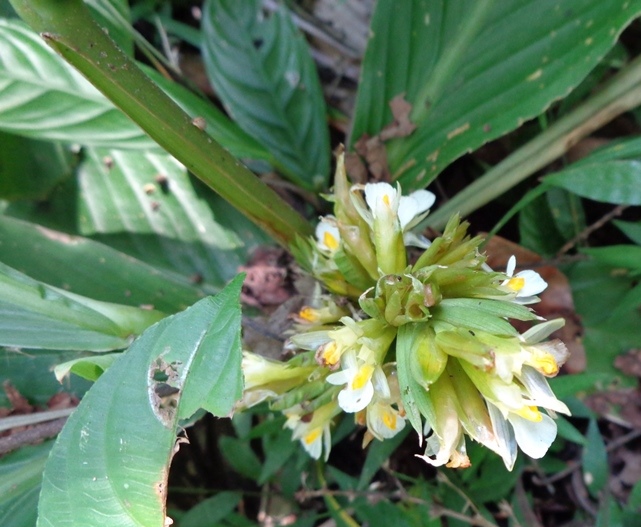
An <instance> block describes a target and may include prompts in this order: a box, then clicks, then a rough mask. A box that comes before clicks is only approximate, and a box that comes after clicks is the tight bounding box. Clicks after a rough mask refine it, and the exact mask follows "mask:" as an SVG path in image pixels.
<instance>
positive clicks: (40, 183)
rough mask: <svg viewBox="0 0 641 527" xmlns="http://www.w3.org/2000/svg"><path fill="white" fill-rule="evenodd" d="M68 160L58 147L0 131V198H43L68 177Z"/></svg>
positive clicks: (70, 160) (69, 169) (62, 150)
mask: <svg viewBox="0 0 641 527" xmlns="http://www.w3.org/2000/svg"><path fill="white" fill-rule="evenodd" d="M72 157H73V156H72V155H71V152H69V150H68V149H67V148H65V147H63V146H62V145H61V144H58V143H51V142H44V141H37V140H35V139H29V138H27V137H20V136H18V135H14V134H7V133H4V132H0V199H8V200H15V199H37V200H43V199H45V198H46V197H47V196H48V194H49V192H51V190H52V189H53V187H55V186H56V185H57V184H58V183H60V182H61V181H62V180H63V179H65V178H67V177H70V176H71V170H72V168H71V162H72Z"/></svg>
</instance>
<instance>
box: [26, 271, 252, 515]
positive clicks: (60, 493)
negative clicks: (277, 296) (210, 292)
mask: <svg viewBox="0 0 641 527" xmlns="http://www.w3.org/2000/svg"><path fill="white" fill-rule="evenodd" d="M240 285H241V281H240V280H239V279H236V280H235V281H234V282H233V283H232V284H231V285H230V286H228V287H227V288H226V289H225V290H223V291H222V292H221V293H220V294H219V295H218V296H217V297H215V298H206V299H203V300H201V301H200V302H198V303H197V304H195V305H194V306H192V307H191V308H189V309H187V310H186V311H184V312H182V313H180V314H178V315H173V316H172V317H168V318H166V319H164V320H162V321H161V322H159V323H158V324H157V325H155V326H153V327H152V328H150V329H149V330H148V331H147V332H145V333H144V334H143V335H142V336H141V337H140V339H138V340H137V341H136V342H135V343H134V344H133V345H132V346H131V348H130V349H129V350H128V351H127V352H126V353H124V354H122V355H121V356H120V357H119V359H118V360H117V361H116V362H115V363H114V365H113V366H112V367H111V368H109V369H108V370H107V372H105V373H104V374H103V375H102V376H101V377H100V379H99V380H98V381H97V382H96V384H95V385H94V387H93V388H92V389H91V391H90V392H89V393H88V394H87V395H86V396H85V397H84V398H83V400H82V403H81V405H80V406H79V408H78V409H77V410H76V411H75V412H74V414H73V415H72V416H71V417H70V418H69V421H68V423H67V425H66V426H65V429H64V431H63V432H62V433H61V435H60V436H59V437H58V440H57V441H56V444H55V446H54V448H53V450H52V452H51V457H50V460H49V462H48V464H47V468H46V470H45V474H44V482H43V493H42V496H43V497H42V499H41V500H40V504H39V520H38V525H56V524H59V523H60V522H66V523H67V524H69V525H86V524H87V523H90V524H91V523H100V522H101V521H103V519H104V517H105V516H107V517H109V516H111V517H113V516H118V517H119V518H120V520H119V522H121V525H148V526H152V525H157V526H159V527H160V526H162V525H164V520H165V512H164V496H165V495H166V488H167V468H168V464H169V462H170V460H171V458H172V456H173V453H174V448H175V444H176V432H177V428H178V422H179V420H181V419H186V418H189V417H191V416H192V415H193V414H194V413H195V412H196V410H198V409H199V408H204V409H206V410H208V411H210V412H212V413H214V414H215V415H218V416H224V415H226V414H228V413H229V411H230V410H231V408H232V405H233V403H234V401H235V400H236V399H237V398H238V397H239V396H240V392H241V389H242V381H241V375H240V306H239V304H238V294H239V290H240ZM161 376H162V377H161ZM165 387H168V388H169V390H164V388H165ZM69 460H73V462H72V463H68V461H69ZM92 488H93V489H95V492H98V493H99V494H100V495H101V496H102V499H101V500H100V502H99V503H98V502H96V501H95V499H94V498H93V496H92V494H90V493H88V492H87V491H88V490H89V489H92Z"/></svg>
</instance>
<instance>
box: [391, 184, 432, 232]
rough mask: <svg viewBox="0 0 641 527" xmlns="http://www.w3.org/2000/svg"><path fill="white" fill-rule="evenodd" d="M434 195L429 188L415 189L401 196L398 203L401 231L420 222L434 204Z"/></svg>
mask: <svg viewBox="0 0 641 527" xmlns="http://www.w3.org/2000/svg"><path fill="white" fill-rule="evenodd" d="M435 201H436V196H435V195H434V194H432V193H431V192H430V191H429V190H417V191H415V192H412V193H411V194H410V195H409V196H401V200H400V202H399V205H398V219H399V221H400V222H401V229H402V230H403V231H406V230H409V229H411V228H412V227H414V226H415V225H416V224H417V223H418V222H420V221H421V220H422V219H423V218H424V217H425V216H426V213H427V212H428V211H429V209H430V208H431V207H432V205H434V202H435Z"/></svg>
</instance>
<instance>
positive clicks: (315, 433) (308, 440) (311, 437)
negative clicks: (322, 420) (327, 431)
mask: <svg viewBox="0 0 641 527" xmlns="http://www.w3.org/2000/svg"><path fill="white" fill-rule="evenodd" d="M321 432H322V429H321V428H314V429H313V430H312V431H311V432H310V433H309V434H307V435H306V436H305V437H304V438H303V441H305V444H306V445H311V444H312V443H313V442H314V441H316V440H317V439H318V438H319V436H320V435H321Z"/></svg>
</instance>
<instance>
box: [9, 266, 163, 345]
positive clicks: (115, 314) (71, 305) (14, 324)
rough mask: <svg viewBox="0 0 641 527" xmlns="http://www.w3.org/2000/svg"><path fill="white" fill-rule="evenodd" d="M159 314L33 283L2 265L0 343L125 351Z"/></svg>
mask: <svg viewBox="0 0 641 527" xmlns="http://www.w3.org/2000/svg"><path fill="white" fill-rule="evenodd" d="M163 316H164V315H163V314H162V313H160V312H158V311H150V310H143V309H139V308H134V307H130V306H120V305H117V304H107V303H105V302H99V301H97V300H92V299H90V298H86V297H81V296H79V295H75V294H73V293H69V292H66V291H62V290H60V289H56V288H54V287H51V286H48V285H46V284H43V283H42V282H38V281H36V280H32V279H31V278H29V277H27V276H26V275H24V274H22V273H20V272H18V271H16V270H15V269H12V268H11V267H9V266H6V265H4V264H1V263H0V345H3V346H16V347H25V348H44V349H60V350H91V351H107V350H113V349H122V348H125V347H126V346H127V345H128V343H129V339H130V337H131V336H132V335H135V334H137V333H140V332H142V330H143V329H145V328H146V327H148V326H149V325H151V324H153V323H154V322H156V321H158V320H160V319H161V318H162V317H163Z"/></svg>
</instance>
